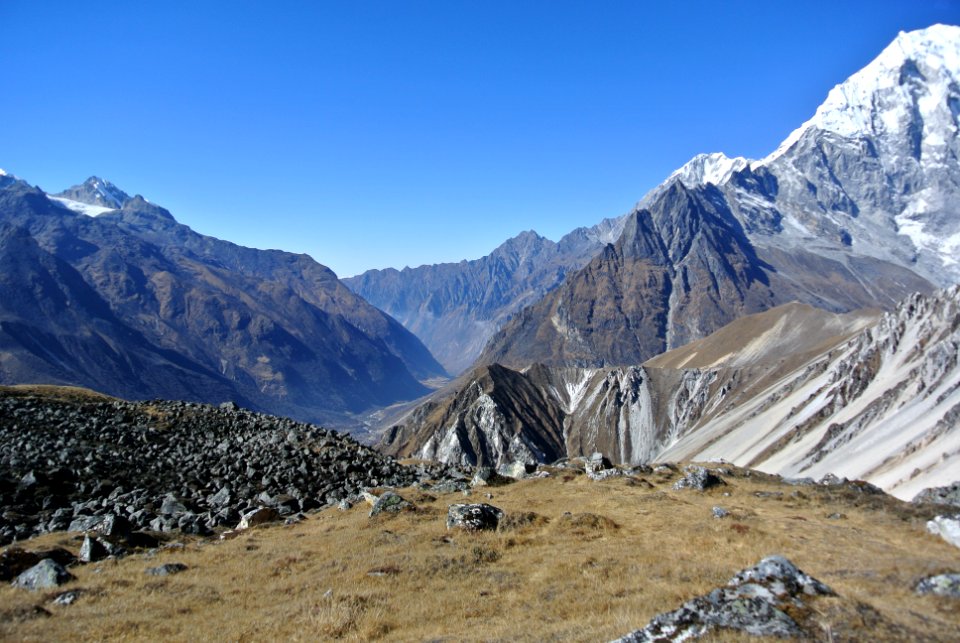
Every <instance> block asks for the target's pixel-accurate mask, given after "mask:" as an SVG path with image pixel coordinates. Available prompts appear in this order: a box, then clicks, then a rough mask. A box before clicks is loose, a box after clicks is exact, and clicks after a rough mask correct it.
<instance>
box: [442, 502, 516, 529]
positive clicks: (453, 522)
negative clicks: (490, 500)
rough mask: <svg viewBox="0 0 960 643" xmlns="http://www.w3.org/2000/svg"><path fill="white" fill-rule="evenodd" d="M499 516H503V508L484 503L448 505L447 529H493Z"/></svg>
mask: <svg viewBox="0 0 960 643" xmlns="http://www.w3.org/2000/svg"><path fill="white" fill-rule="evenodd" d="M501 518H503V510H502V509H500V508H498V507H494V506H493V505H488V504H486V503H481V504H473V505H464V504H458V505H450V508H449V509H447V529H454V528H457V529H465V530H467V531H480V530H483V529H491V530H495V529H496V528H497V525H499V524H500V519H501Z"/></svg>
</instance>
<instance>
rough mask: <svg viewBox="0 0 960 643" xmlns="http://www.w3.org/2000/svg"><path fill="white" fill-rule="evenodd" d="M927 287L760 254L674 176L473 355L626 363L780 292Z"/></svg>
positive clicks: (804, 294) (845, 300)
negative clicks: (582, 263) (613, 236)
mask: <svg viewBox="0 0 960 643" xmlns="http://www.w3.org/2000/svg"><path fill="white" fill-rule="evenodd" d="M881 284H882V285H881ZM929 289H930V285H929V284H928V282H926V281H925V280H923V279H922V278H920V277H918V276H917V275H916V274H914V273H912V272H910V271H909V270H907V269H905V268H902V267H900V266H898V265H896V264H893V263H890V262H884V261H880V260H876V259H872V258H869V257H838V258H836V259H831V258H828V257H824V256H821V255H816V254H813V253H810V252H807V251H805V250H801V249H797V250H795V251H792V252H779V253H774V252H770V251H768V252H765V253H764V254H762V255H761V254H760V253H758V250H757V248H756V247H754V246H753V245H752V243H751V242H750V239H749V237H748V236H747V234H746V231H745V230H744V228H743V226H742V225H741V223H740V221H739V220H738V219H737V218H736V217H735V216H734V215H733V212H732V211H731V210H730V208H729V207H728V203H727V201H726V200H725V198H724V196H723V194H722V193H721V192H720V190H719V189H717V188H716V187H714V186H713V185H707V186H700V187H694V188H688V187H686V186H685V185H684V184H683V183H682V182H681V181H679V180H674V181H672V182H671V183H670V184H668V185H667V186H666V187H665V189H664V190H662V191H661V192H660V193H659V194H658V195H657V197H656V199H655V200H653V201H652V202H649V203H648V207H647V208H643V209H638V210H636V211H635V212H634V213H632V214H631V215H630V216H629V217H628V219H627V222H626V224H625V227H624V232H623V234H622V236H621V237H620V239H619V240H618V241H617V243H616V244H614V245H613V246H610V247H608V248H607V249H605V250H604V251H603V252H602V253H601V254H600V255H599V256H597V257H596V258H594V259H593V260H592V261H591V262H590V263H589V264H588V265H587V266H586V267H585V268H583V269H581V270H580V271H578V272H577V273H574V274H573V275H571V276H570V277H568V278H567V280H566V281H565V282H564V284H563V285H562V286H560V287H559V288H557V289H555V290H554V291H552V292H550V293H548V294H547V295H546V296H545V297H544V298H543V299H542V300H541V301H540V302H538V303H536V304H534V305H533V306H531V307H529V308H527V309H525V310H523V311H521V312H520V313H519V314H517V315H516V316H515V317H514V318H513V319H511V320H510V322H509V323H507V324H506V325H505V326H504V328H503V329H502V330H501V331H500V332H498V333H497V334H496V335H495V336H494V337H493V338H492V339H491V340H490V343H489V344H488V345H487V346H486V348H485V349H484V352H483V354H482V355H481V357H480V358H479V363H481V364H492V363H501V364H504V365H507V366H511V367H515V368H522V367H523V366H525V365H526V364H530V363H544V364H548V365H553V366H564V365H566V366H581V367H582V366H596V367H600V366H629V365H634V364H639V363H641V362H643V361H645V360H647V359H649V358H651V357H653V356H655V355H658V354H660V353H662V352H663V351H665V350H668V349H671V348H674V347H677V346H682V345H683V344H685V343H687V342H689V341H691V340H694V339H697V338H700V337H703V336H705V335H707V334H708V333H710V332H712V331H714V330H717V329H719V328H721V327H722V326H724V325H725V324H727V323H729V322H731V321H733V320H734V319H737V318H738V317H741V316H742V315H745V314H750V313H755V312H759V311H762V310H765V309H768V308H770V307H772V306H776V305H778V304H782V303H786V302H789V301H793V300H799V301H804V302H808V303H811V304H814V305H818V306H821V307H824V308H827V309H830V310H835V311H845V310H852V309H856V308H863V307H872V306H889V305H892V304H893V303H894V302H895V301H896V299H898V298H902V297H904V296H906V295H907V294H910V293H912V292H915V291H918V290H920V291H928V290H929Z"/></svg>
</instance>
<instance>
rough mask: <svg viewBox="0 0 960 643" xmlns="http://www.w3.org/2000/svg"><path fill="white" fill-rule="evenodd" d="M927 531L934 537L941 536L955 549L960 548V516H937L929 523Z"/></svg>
mask: <svg viewBox="0 0 960 643" xmlns="http://www.w3.org/2000/svg"><path fill="white" fill-rule="evenodd" d="M927 531H929V532H930V533H931V534H933V535H934V536H940V537H941V538H943V539H944V540H946V541H947V542H948V543H950V544H951V545H953V546H955V547H960V514H957V515H955V516H937V517H936V518H934V519H933V520H930V521H927Z"/></svg>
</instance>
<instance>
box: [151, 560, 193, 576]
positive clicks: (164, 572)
mask: <svg viewBox="0 0 960 643" xmlns="http://www.w3.org/2000/svg"><path fill="white" fill-rule="evenodd" d="M186 570H187V566H186V565H184V564H183V563H166V564H163V565H159V566H158V567H148V568H147V570H146V573H147V574H148V575H150V576H172V575H173V574H179V573H180V572H183V571H186Z"/></svg>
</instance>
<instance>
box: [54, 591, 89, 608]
mask: <svg viewBox="0 0 960 643" xmlns="http://www.w3.org/2000/svg"><path fill="white" fill-rule="evenodd" d="M83 593H84V591H83V590H82V589H71V590H69V591H66V592H60V593H59V594H57V595H56V596H54V597H53V600H52V601H51V602H52V603H54V604H55V605H73V604H74V603H76V602H77V599H78V598H80V596H81V595H82V594H83Z"/></svg>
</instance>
